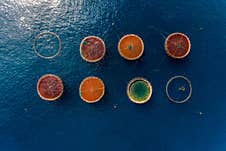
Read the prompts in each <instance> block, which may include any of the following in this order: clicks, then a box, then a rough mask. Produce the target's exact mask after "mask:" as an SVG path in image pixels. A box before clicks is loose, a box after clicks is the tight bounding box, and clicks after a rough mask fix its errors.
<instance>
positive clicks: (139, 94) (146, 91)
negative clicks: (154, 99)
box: [130, 80, 150, 101]
mask: <svg viewBox="0 0 226 151" xmlns="http://www.w3.org/2000/svg"><path fill="white" fill-rule="evenodd" d="M149 95H150V87H149V85H148V83H147V82H146V81H143V80H137V81H135V82H133V83H132V84H131V86H130V96H131V97H132V98H133V99H134V100H136V101H145V100H147V99H148V97H149Z"/></svg>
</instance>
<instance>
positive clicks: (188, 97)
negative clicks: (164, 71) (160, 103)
mask: <svg viewBox="0 0 226 151" xmlns="http://www.w3.org/2000/svg"><path fill="white" fill-rule="evenodd" d="M175 79H183V80H185V81H186V82H187V83H188V85H189V89H190V91H189V94H188V96H187V97H186V98H185V99H183V100H179V101H178V100H175V99H173V98H172V97H171V96H170V94H169V85H170V83H171V82H172V81H173V80H175ZM166 95H167V97H168V99H169V100H170V101H171V102H173V103H178V104H180V103H185V102H187V101H188V100H189V99H190V98H191V96H192V84H191V81H190V80H189V79H188V78H186V77H185V76H181V75H179V76H174V77H172V78H171V79H169V81H168V82H167V84H166Z"/></svg>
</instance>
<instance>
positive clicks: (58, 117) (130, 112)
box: [0, 0, 226, 151]
mask: <svg viewBox="0 0 226 151" xmlns="http://www.w3.org/2000/svg"><path fill="white" fill-rule="evenodd" d="M225 7H226V1H225V0H217V1H215V0H208V1H206V0H189V1H179V0H171V1H165V0H1V1H0V88H1V89H0V150H1V151H31V150H32V151H35V150H43V147H45V148H46V149H51V150H53V149H54V150H61V151H62V150H92V149H93V150H108V151H109V150H112V151H113V150H114V151H115V150H125V151H126V150H129V151H133V150H134V151H135V150H136V151H137V150H160V151H176V150H183V151H191V150H192V151H200V150H210V151H212V150H215V151H224V150H225V149H226V143H225V139H226V119H225V115H226V110H225V107H226V102H225V99H226V88H225V83H226V71H225V70H224V66H225V60H226V43H225V42H226V36H225V35H226V11H225ZM177 31H178V32H183V33H185V34H187V35H188V36H189V37H190V40H191V43H192V49H191V53H190V55H189V56H188V57H187V58H186V59H184V60H182V61H175V60H172V59H170V58H169V57H167V56H166V55H165V52H164V40H165V37H166V36H167V35H168V34H169V33H172V32H177ZM41 32H54V33H56V34H57V35H58V36H59V37H60V39H61V41H62V49H61V52H60V54H59V55H58V56H57V57H55V58H54V59H50V60H46V59H43V58H40V57H38V56H37V55H36V54H35V52H34V50H33V44H34V38H35V37H36V36H37V35H38V34H40V33H41ZM128 33H134V34H137V35H139V36H140V37H142V39H143V40H144V43H145V52H144V55H143V56H142V58H141V59H139V60H137V61H134V62H128V61H125V60H124V59H122V58H121V57H120V55H119V53H118V52H117V43H118V41H119V39H120V37H122V36H123V35H125V34H128ZM89 35H96V36H99V37H101V38H102V39H103V40H104V41H105V43H106V47H107V54H106V56H105V58H104V59H103V60H102V61H100V62H98V63H95V64H90V63H86V62H85V61H83V60H82V59H81V57H80V53H79V45H80V42H81V40H82V39H83V38H84V37H85V36H89ZM43 38H46V37H43ZM40 40H41V41H43V42H40V43H39V44H40V45H38V48H39V49H42V48H48V49H53V50H56V49H55V48H57V47H58V44H59V43H58V41H57V40H56V39H55V40H54V38H53V39H51V38H47V40H43V39H40ZM51 52H52V51H51ZM47 73H53V74H56V75H59V76H60V77H61V78H62V79H63V81H64V85H65V93H64V95H63V97H62V98H61V100H59V101H58V102H56V103H48V102H45V101H42V100H40V99H39V97H38V95H37V93H36V83H37V80H38V78H39V77H40V76H42V75H43V74H47ZM178 74H179V75H185V76H187V77H188V78H189V79H190V80H191V81H192V86H193V95H192V99H191V100H190V101H189V102H187V103H185V104H182V105H177V104H173V103H170V102H169V101H168V100H167V98H166V95H165V85H166V82H167V80H168V79H169V78H170V77H172V76H174V75H178ZM90 75H95V76H99V77H100V78H102V79H103V81H104V82H105V85H106V95H105V96H104V99H103V101H102V102H100V103H98V104H94V105H90V104H86V103H84V102H82V101H81V99H80V97H79V95H78V87H79V84H80V82H81V80H82V79H83V78H85V77H87V76H90ZM137 76H141V77H145V78H146V79H148V80H149V81H150V82H151V83H152V85H153V97H152V99H151V101H150V102H149V103H147V104H145V105H135V104H133V103H131V102H130V101H129V100H128V98H127V96H126V87H127V83H128V82H129V81H130V80H131V79H132V78H134V77H137Z"/></svg>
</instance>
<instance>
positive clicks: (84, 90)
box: [79, 77, 105, 103]
mask: <svg viewBox="0 0 226 151" xmlns="http://www.w3.org/2000/svg"><path fill="white" fill-rule="evenodd" d="M104 93H105V85H104V82H103V81H102V80H101V79H99V78H98V77H87V78H85V79H84V80H83V81H82V82H81V84H80V88H79V94H80V97H81V99H82V100H83V101H85V102H87V103H95V102H98V101H100V100H101V99H102V97H103V96H104Z"/></svg>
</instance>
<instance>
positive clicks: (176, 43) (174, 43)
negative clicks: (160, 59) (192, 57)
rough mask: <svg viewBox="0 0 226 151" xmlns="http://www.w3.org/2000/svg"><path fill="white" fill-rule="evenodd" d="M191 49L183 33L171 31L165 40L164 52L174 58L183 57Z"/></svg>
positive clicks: (188, 40)
mask: <svg viewBox="0 0 226 151" xmlns="http://www.w3.org/2000/svg"><path fill="white" fill-rule="evenodd" d="M190 49H191V42H190V39H189V38H188V36H187V35H185V34H183V33H178V32H176V33H172V34H170V35H169V36H168V37H167V38H166V40H165V50H166V53H167V54H168V55H169V56H170V57H172V58H174V59H182V58H185V57H186V56H187V55H188V54H189V53H190Z"/></svg>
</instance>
